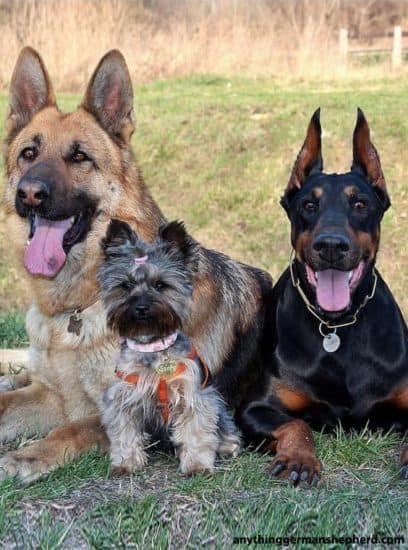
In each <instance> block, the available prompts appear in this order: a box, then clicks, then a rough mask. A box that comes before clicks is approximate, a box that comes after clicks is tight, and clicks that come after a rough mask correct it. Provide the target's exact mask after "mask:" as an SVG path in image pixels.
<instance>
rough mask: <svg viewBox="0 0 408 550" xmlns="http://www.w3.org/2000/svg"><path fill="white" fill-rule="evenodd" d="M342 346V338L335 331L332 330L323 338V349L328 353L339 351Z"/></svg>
mask: <svg viewBox="0 0 408 550" xmlns="http://www.w3.org/2000/svg"><path fill="white" fill-rule="evenodd" d="M339 347H340V338H339V337H338V336H337V334H336V333H335V332H330V333H329V334H326V336H325V337H324V338H323V349H324V350H325V351H327V353H334V352H335V351H337V350H338V349H339Z"/></svg>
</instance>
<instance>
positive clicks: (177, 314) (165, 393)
mask: <svg viewBox="0 0 408 550" xmlns="http://www.w3.org/2000/svg"><path fill="white" fill-rule="evenodd" d="M102 249H103V252H104V257H105V259H104V261H103V263H102V265H101V267H100V269H99V273H98V278H99V281H100V284H101V291H102V298H103V301H104V304H105V307H106V310H107V317H108V324H109V325H110V327H111V328H112V329H113V330H115V331H116V332H117V333H118V334H119V336H120V338H121V342H122V343H121V353H120V358H119V362H118V364H117V367H116V374H117V377H118V379H117V381H116V382H114V383H113V385H112V386H110V387H109V388H108V390H107V391H106V392H105V395H104V410H103V414H102V421H103V424H104V425H105V427H106V431H107V434H108V437H109V440H110V456H111V460H112V467H113V469H114V470H115V471H116V472H119V473H129V472H134V471H135V470H139V469H141V468H143V466H145V465H146V463H147V453H146V448H147V447H148V446H149V445H151V444H152V443H153V442H154V441H155V440H161V441H163V440H164V441H167V442H170V443H171V444H172V446H174V448H175V449H176V450H177V452H178V456H179V459H180V470H181V472H182V474H184V475H191V474H193V473H197V472H204V471H207V472H212V471H213V469H214V461H215V457H216V454H217V453H222V454H232V455H235V454H237V453H238V451H239V448H240V435H239V432H238V430H237V428H236V427H235V424H234V421H233V420H232V417H231V415H230V414H229V412H228V411H227V408H226V405H225V403H224V401H223V399H222V397H221V395H220V393H219V392H218V391H217V390H216V389H215V387H214V386H213V385H212V384H211V381H210V371H209V369H208V367H207V366H206V365H205V364H204V363H203V362H202V361H201V359H200V358H199V357H198V354H197V352H196V350H195V348H194V347H193V346H192V343H191V341H190V340H189V338H188V337H187V336H186V335H185V333H184V332H183V326H184V324H185V323H186V322H187V319H188V318H189V315H190V310H191V304H192V293H193V279H194V275H195V272H196V270H197V265H198V246H197V243H196V242H195V241H194V240H193V239H192V238H191V237H190V236H189V235H188V234H187V233H186V230H185V228H184V225H183V224H182V223H180V222H170V223H168V224H166V225H163V226H162V227H161V229H160V232H159V238H158V240H157V242H156V243H154V244H148V243H146V242H144V241H142V240H141V239H139V238H138V237H137V235H136V234H135V233H134V232H133V231H132V229H131V228H130V227H129V225H127V224H126V223H125V222H121V221H118V220H113V221H112V222H111V224H110V226H109V228H108V231H107V235H106V237H105V238H104V239H103V241H102Z"/></svg>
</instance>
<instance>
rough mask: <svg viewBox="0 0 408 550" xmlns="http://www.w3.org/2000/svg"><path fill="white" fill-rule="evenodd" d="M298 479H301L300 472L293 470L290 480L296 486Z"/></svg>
mask: <svg viewBox="0 0 408 550" xmlns="http://www.w3.org/2000/svg"><path fill="white" fill-rule="evenodd" d="M298 479H299V474H298V472H297V471H296V470H292V471H291V472H290V476H289V480H290V481H291V483H293V484H295V483H296V482H297V480H298Z"/></svg>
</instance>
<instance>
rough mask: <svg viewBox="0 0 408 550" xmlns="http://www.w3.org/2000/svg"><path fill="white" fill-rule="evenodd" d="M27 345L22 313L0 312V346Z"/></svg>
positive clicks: (15, 346) (14, 346)
mask: <svg viewBox="0 0 408 550" xmlns="http://www.w3.org/2000/svg"><path fill="white" fill-rule="evenodd" d="M27 345H28V336H27V333H26V331H25V326H24V314H23V313H21V312H17V313H12V312H11V313H4V314H3V313H2V314H0V348H19V347H23V346H27Z"/></svg>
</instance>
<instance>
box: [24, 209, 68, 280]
mask: <svg viewBox="0 0 408 550" xmlns="http://www.w3.org/2000/svg"><path fill="white" fill-rule="evenodd" d="M71 225H72V222H71V221H70V220H59V221H52V220H46V219H44V218H39V217H38V216H36V218H35V232H34V235H33V238H32V239H31V241H30V242H29V243H28V246H27V249H26V251H25V254H24V265H25V266H26V268H27V270H28V271H29V272H30V273H31V274H32V275H43V276H44V277H55V275H56V274H57V273H58V271H59V270H60V269H61V267H62V266H63V265H64V263H65V260H66V254H65V252H64V249H63V248H62V240H63V238H64V235H65V233H66V232H67V231H68V229H70V227H71Z"/></svg>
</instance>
